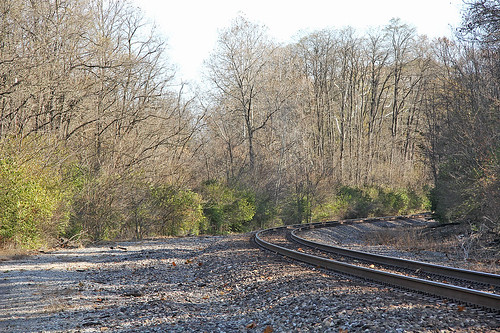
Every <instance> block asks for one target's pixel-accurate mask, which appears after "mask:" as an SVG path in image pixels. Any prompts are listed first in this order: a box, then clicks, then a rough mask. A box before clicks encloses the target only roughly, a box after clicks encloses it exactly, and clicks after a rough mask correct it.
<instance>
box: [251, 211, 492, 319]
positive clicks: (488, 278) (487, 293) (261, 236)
mask: <svg viewBox="0 0 500 333" xmlns="http://www.w3.org/2000/svg"><path fill="white" fill-rule="evenodd" d="M422 217H425V216H424V215H411V216H396V217H382V218H370V219H355V220H345V221H332V222H320V223H310V224H305V225H297V226H284V227H278V228H271V229H266V230H262V231H259V232H257V233H256V234H255V242H256V243H257V244H258V245H259V246H261V247H262V248H264V249H267V250H270V251H272V252H275V253H278V254H280V255H284V256H287V257H290V258H292V259H295V260H299V261H302V262H304V263H307V264H311V265H314V266H316V267H321V268H325V269H328V270H332V271H335V272H339V273H342V274H347V275H350V276H355V277H359V278H363V279H367V280H370V281H374V282H378V283H382V284H389V285H392V286H395V287H399V288H403V289H407V290H413V291H416V292H419V293H423V294H427V295H433V296H437V297H441V298H446V299H450V300H454V301H457V302H460V303H463V304H468V305H473V306H478V307H482V308H486V309H489V310H493V311H500V294H497V293H496V290H499V288H500V275H496V274H490V273H484V272H476V271H470V270H464V269H458V268H453V267H447V266H440V265H434V264H429V263H423V262H418V261H411V260H404V259H400V258H394V257H388V256H381V255H375V254H370V253H365V252H359V251H353V250H348V249H345V248H341V247H335V246H330V245H327V244H322V243H316V242H313V241H311V240H307V239H305V238H303V237H301V236H300V233H301V232H303V231H305V230H309V229H314V228H325V227H335V226H336V225H340V224H346V223H359V222H365V223H367V222H375V221H381V220H391V219H392V220H394V219H407V218H422ZM332 255H333V256H337V257H340V258H341V259H342V261H341V260H338V259H333V258H332ZM344 258H350V259H349V260H350V261H351V262H345V261H344ZM353 262H354V263H353ZM375 265H377V267H376V268H375ZM387 267H390V268H387ZM394 270H396V271H397V272H396V273H395V272H394ZM408 272H414V273H415V272H417V273H418V274H420V275H422V274H425V275H427V276H428V277H429V278H430V276H432V279H429V278H421V277H416V276H412V274H408ZM413 275H414V274H413ZM429 275H430V276H429ZM437 280H439V281H437ZM440 281H441V282H440ZM450 281H451V282H450ZM463 285H466V286H467V287H464V286H463Z"/></svg>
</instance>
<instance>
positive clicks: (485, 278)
mask: <svg viewBox="0 0 500 333" xmlns="http://www.w3.org/2000/svg"><path fill="white" fill-rule="evenodd" d="M321 227H322V228H324V227H328V226H321ZM314 228H317V227H314ZM314 228H311V226H308V225H304V226H302V227H299V228H297V229H294V230H293V231H292V232H291V235H290V237H291V238H292V240H294V241H296V242H297V243H300V244H302V245H305V246H309V247H312V248H315V249H319V250H322V251H326V252H329V253H334V254H338V255H342V256H346V257H351V258H355V259H360V260H365V261H370V262H373V263H377V264H382V265H390V266H395V267H401V268H406V269H411V270H415V271H422V272H426V273H429V274H437V275H443V276H446V277H450V278H455V279H460V280H467V281H471V282H476V283H483V284H486V285H491V286H500V275H497V274H492V273H486V272H478V271H473V270H468V269H462V268H456V267H450V266H442V265H436V264H431V263H426V262H421V261H416V260H409V259H401V258H396V257H389V256H384V255H379V254H373V253H367V252H363V251H355V250H350V249H346V248H343V247H338V246H333V245H328V244H324V243H318V242H314V241H312V240H309V239H305V238H303V237H300V236H298V235H297V233H299V232H302V231H304V230H311V229H314Z"/></svg>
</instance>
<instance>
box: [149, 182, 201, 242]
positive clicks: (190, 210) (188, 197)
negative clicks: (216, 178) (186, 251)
mask: <svg viewBox="0 0 500 333" xmlns="http://www.w3.org/2000/svg"><path fill="white" fill-rule="evenodd" d="M152 197H153V208H154V209H155V210H156V213H157V216H158V220H157V225H156V231H157V233H159V234H161V235H170V236H185V235H198V234H200V233H201V232H204V231H205V230H206V229H207V225H206V218H205V216H204V215H203V207H202V200H201V196H200V195H199V194H197V193H195V192H193V191H191V190H185V189H178V188H175V187H173V186H171V185H162V186H157V187H154V188H152Z"/></svg>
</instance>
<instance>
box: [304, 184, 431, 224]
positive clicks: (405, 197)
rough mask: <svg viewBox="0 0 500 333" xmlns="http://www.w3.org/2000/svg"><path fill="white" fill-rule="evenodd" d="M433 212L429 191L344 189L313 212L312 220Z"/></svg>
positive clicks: (376, 188) (372, 188) (376, 187)
mask: <svg viewBox="0 0 500 333" xmlns="http://www.w3.org/2000/svg"><path fill="white" fill-rule="evenodd" d="M429 209H430V201H429V199H428V194H427V192H426V191H424V190H422V191H420V192H417V191H415V190H412V189H396V190H392V189H386V188H383V187H379V186H364V187H350V186H342V187H340V188H339V189H338V190H337V191H336V193H335V194H334V195H333V196H331V197H330V198H329V199H328V200H325V202H323V203H321V204H319V205H317V206H316V207H314V209H313V220H315V221H319V220H329V219H344V218H357V217H368V216H384V215H400V214H410V213H413V212H419V211H426V210H429Z"/></svg>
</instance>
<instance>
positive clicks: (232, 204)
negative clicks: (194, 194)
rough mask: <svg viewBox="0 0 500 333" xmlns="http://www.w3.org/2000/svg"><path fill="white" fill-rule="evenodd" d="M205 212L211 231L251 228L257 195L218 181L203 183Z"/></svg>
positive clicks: (227, 231) (235, 230) (234, 230)
mask: <svg viewBox="0 0 500 333" xmlns="http://www.w3.org/2000/svg"><path fill="white" fill-rule="evenodd" d="M201 193H202V195H203V199H204V204H203V212H204V214H205V216H206V217H207V219H208V227H209V232H211V233H214V234H226V233H229V232H242V231H246V230H248V229H249V226H250V222H251V221H252V219H253V217H254V216H255V213H256V205H255V196H254V195H253V193H251V192H250V191H245V190H241V189H235V188H230V187H229V186H227V185H225V184H222V183H220V182H218V181H215V180H211V181H207V182H205V183H204V184H203V185H202V188H201Z"/></svg>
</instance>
